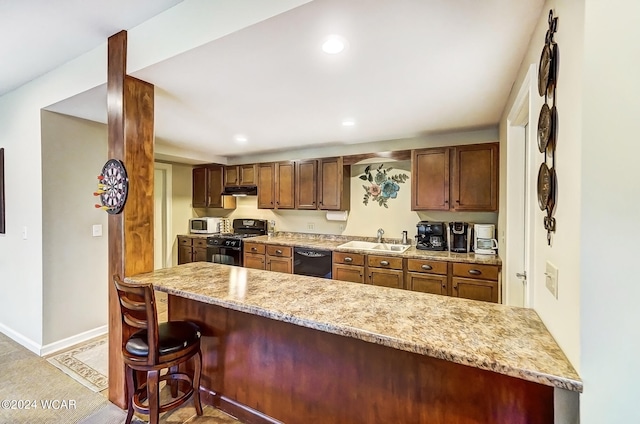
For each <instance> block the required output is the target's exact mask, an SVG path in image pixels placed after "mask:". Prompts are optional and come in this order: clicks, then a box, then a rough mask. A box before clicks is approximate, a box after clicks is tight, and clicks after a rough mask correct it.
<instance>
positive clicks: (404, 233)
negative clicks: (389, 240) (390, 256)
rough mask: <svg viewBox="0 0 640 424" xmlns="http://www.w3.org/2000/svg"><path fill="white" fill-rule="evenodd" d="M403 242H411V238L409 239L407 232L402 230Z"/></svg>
mask: <svg viewBox="0 0 640 424" xmlns="http://www.w3.org/2000/svg"><path fill="white" fill-rule="evenodd" d="M402 244H409V240H407V232H406V231H403V232H402Z"/></svg>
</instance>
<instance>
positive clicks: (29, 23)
mask: <svg viewBox="0 0 640 424" xmlns="http://www.w3.org/2000/svg"><path fill="white" fill-rule="evenodd" d="M180 2H182V0H108V1H105V0H53V1H52V0H0V40H2V42H0V63H2V66H0V96H2V95H3V94H6V93H8V92H9V91H12V90H14V89H16V88H18V87H20V86H21V85H23V84H26V83H27V82H29V81H31V80H32V79H34V78H36V77H38V76H40V75H42V74H45V73H47V72H49V71H51V70H52V69H55V68H57V67H58V66H60V65H62V64H64V63H66V62H68V61H70V60H71V59H74V58H76V57H78V56H80V55H82V54H83V53H86V52H88V51H89V50H92V49H94V48H95V47H97V46H99V45H100V44H102V43H104V42H105V40H106V39H107V37H109V36H110V35H113V34H115V33H116V32H118V31H120V30H122V29H130V28H133V27H135V26H136V25H138V24H140V23H142V22H144V21H146V20H149V19H150V18H152V17H153V16H155V15H157V14H158V13H160V12H162V11H164V10H166V9H169V8H170V7H173V6H175V5H176V4H178V3H180Z"/></svg>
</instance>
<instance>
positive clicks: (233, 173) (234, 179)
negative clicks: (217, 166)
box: [224, 164, 258, 186]
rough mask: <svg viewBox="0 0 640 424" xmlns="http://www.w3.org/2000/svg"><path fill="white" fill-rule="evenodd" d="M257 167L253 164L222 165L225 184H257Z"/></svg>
mask: <svg viewBox="0 0 640 424" xmlns="http://www.w3.org/2000/svg"><path fill="white" fill-rule="evenodd" d="M257 175H258V167H257V165H255V164H245V165H232V166H225V167H224V185H225V186H253V185H256V184H257Z"/></svg>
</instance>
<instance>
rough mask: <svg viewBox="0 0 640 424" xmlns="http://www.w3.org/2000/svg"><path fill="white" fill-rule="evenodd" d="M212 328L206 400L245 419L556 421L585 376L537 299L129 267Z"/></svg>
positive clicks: (215, 270)
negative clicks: (508, 302)
mask: <svg viewBox="0 0 640 424" xmlns="http://www.w3.org/2000/svg"><path fill="white" fill-rule="evenodd" d="M126 280H127V281H128V282H131V283H151V284H153V285H154V287H155V288H156V290H160V291H163V292H167V293H168V294H169V318H170V319H189V320H193V321H195V322H197V323H198V324H199V325H200V326H201V328H202V329H203V340H202V343H203V344H202V346H203V347H202V349H203V378H202V382H201V390H202V394H203V400H204V401H205V403H210V404H213V405H215V406H217V407H219V408H220V409H223V410H225V411H227V412H230V413H231V414H232V415H235V416H237V417H239V418H240V419H241V420H243V421H245V422H285V423H309V422H313V423H426V422H428V423H510V424H514V423H541V424H548V423H552V422H553V416H554V412H553V408H554V404H553V400H554V394H553V391H554V388H555V387H557V388H562V389H566V390H571V391H577V392H581V391H582V382H581V381H580V378H579V376H578V375H577V373H576V372H575V370H574V369H573V368H572V367H571V365H570V363H569V362H568V360H567V358H566V357H565V355H564V354H563V352H562V351H561V350H560V348H559V347H558V346H557V344H556V342H555V341H554V339H553V338H552V337H551V335H550V334H549V332H548V331H547V329H546V328H545V326H544V325H543V324H542V322H541V321H540V319H539V317H538V316H537V314H536V313H535V312H534V311H533V310H530V309H523V308H515V307H508V306H504V305H498V304H491V303H486V302H475V301H469V300H464V299H456V298H450V297H445V296H437V295H429V294H423V293H416V292H408V291H404V290H394V289H390V288H385V287H376V286H370V285H365V284H357V283H347V282H343V281H334V280H325V279H319V278H314V277H304V276H298V275H290V274H281V273H276V272H271V271H261V270H255V269H247V268H239V267H233V266H228V265H221V264H213V263H207V262H196V263H190V264H185V265H180V266H177V267H173V268H167V269H161V270H157V271H155V272H152V273H147V274H140V275H137V276H133V277H129V278H126Z"/></svg>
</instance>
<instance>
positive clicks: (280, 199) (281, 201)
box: [275, 161, 296, 209]
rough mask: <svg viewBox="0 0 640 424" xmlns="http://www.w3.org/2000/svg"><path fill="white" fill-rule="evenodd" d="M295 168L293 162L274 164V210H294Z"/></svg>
mask: <svg viewBox="0 0 640 424" xmlns="http://www.w3.org/2000/svg"><path fill="white" fill-rule="evenodd" d="M295 182H296V166H295V162H294V161H287V162H277V163H276V190H275V193H276V209H295V207H296V202H295Z"/></svg>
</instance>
